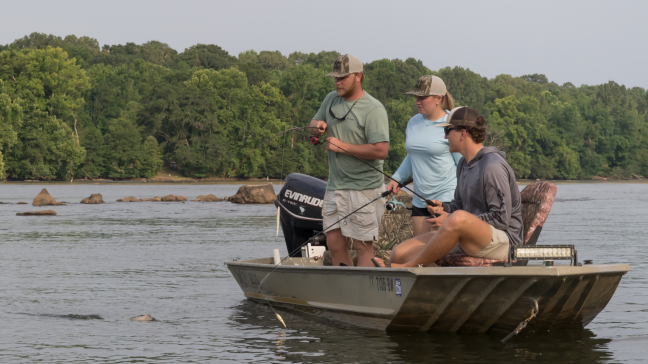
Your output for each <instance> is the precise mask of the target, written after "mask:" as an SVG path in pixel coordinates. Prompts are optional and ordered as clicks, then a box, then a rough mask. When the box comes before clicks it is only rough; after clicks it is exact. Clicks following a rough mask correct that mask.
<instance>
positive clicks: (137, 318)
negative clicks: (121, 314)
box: [130, 314, 157, 321]
mask: <svg viewBox="0 0 648 364" xmlns="http://www.w3.org/2000/svg"><path fill="white" fill-rule="evenodd" d="M130 320H131V321H157V320H156V319H154V318H153V317H151V315H149V314H146V315H141V316H134V317H131V318H130Z"/></svg>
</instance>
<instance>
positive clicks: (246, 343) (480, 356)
mask: <svg viewBox="0 0 648 364" xmlns="http://www.w3.org/2000/svg"><path fill="white" fill-rule="evenodd" d="M232 310H233V311H234V314H233V315H232V316H230V320H231V322H230V325H231V326H232V327H233V328H234V329H235V330H236V331H237V332H238V333H239V335H238V336H237V337H236V338H232V339H233V340H235V341H236V345H234V346H235V347H236V349H233V353H234V352H239V351H240V352H250V351H254V352H257V353H259V354H261V353H265V355H263V354H261V355H262V356H266V358H265V359H275V360H276V359H282V360H285V361H287V362H306V363H330V362H345V363H348V362H352V363H376V362H383V363H428V362H435V363H437V362H440V363H443V362H451V363H476V362H483V363H519V362H523V361H528V362H534V363H604V362H609V361H610V360H611V359H612V353H611V352H609V351H608V344H609V343H610V342H611V340H610V339H602V338H597V337H596V335H595V334H594V333H593V332H592V331H591V330H588V329H584V328H579V329H573V330H556V331H551V332H546V331H545V332H532V331H526V332H525V331H523V332H522V333H521V334H520V335H519V336H516V337H513V338H511V339H510V340H509V341H508V342H506V343H502V342H501V340H502V338H503V337H504V336H506V334H503V333H489V334H448V333H415V332H382V331H372V330H363V329H358V328H356V327H352V326H344V325H341V324H339V323H336V322H331V321H326V320H322V319H316V318H315V319H314V318H313V317H311V316H306V315H302V314H299V313H294V312H292V311H290V312H288V311H283V310H281V311H278V312H280V314H281V315H282V316H283V317H284V319H285V321H286V323H287V325H288V328H287V329H284V327H283V326H282V325H281V324H280V323H279V322H278V321H277V320H276V319H275V316H274V314H273V312H272V310H271V309H270V308H269V307H268V306H266V305H263V304H260V303H255V302H251V301H244V302H241V304H240V305H238V306H235V307H233V308H232ZM233 331H234V330H233Z"/></svg>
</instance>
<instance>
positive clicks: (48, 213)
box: [16, 210, 56, 216]
mask: <svg viewBox="0 0 648 364" xmlns="http://www.w3.org/2000/svg"><path fill="white" fill-rule="evenodd" d="M16 216H56V211H54V210H43V211H30V212H19V213H17V214H16Z"/></svg>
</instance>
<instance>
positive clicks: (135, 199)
mask: <svg viewBox="0 0 648 364" xmlns="http://www.w3.org/2000/svg"><path fill="white" fill-rule="evenodd" d="M141 201H142V200H140V199H139V198H137V197H133V196H128V197H124V198H120V199H119V200H117V202H141Z"/></svg>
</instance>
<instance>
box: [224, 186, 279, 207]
mask: <svg viewBox="0 0 648 364" xmlns="http://www.w3.org/2000/svg"><path fill="white" fill-rule="evenodd" d="M276 198H277V195H275V192H274V189H273V188H272V184H265V185H246V186H241V187H240V188H239V189H238V191H237V192H236V195H234V196H232V197H230V198H229V201H231V202H233V203H253V204H256V203H259V204H260V203H274V200H275V199H276Z"/></svg>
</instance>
